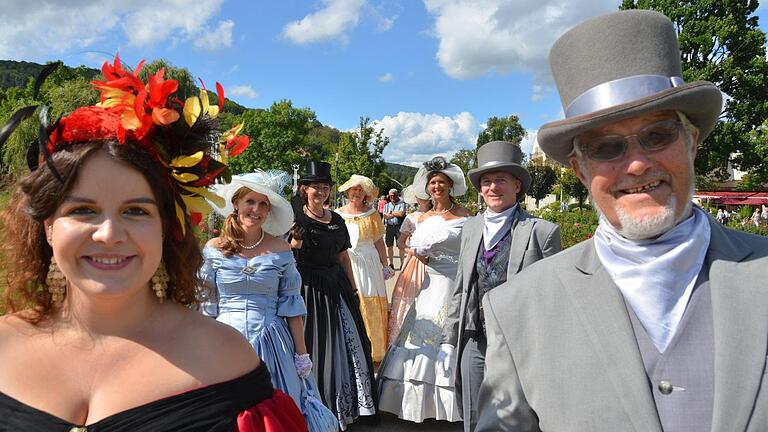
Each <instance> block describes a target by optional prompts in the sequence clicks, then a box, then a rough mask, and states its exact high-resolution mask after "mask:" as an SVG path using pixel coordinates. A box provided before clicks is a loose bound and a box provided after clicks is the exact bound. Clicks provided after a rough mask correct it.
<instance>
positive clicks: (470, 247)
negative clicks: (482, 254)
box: [461, 214, 485, 302]
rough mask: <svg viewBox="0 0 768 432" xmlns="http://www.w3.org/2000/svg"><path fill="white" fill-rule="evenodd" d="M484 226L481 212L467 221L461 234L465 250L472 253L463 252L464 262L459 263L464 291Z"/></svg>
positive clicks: (473, 268) (467, 284)
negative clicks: (464, 239) (463, 238)
mask: <svg viewBox="0 0 768 432" xmlns="http://www.w3.org/2000/svg"><path fill="white" fill-rule="evenodd" d="M484 226H485V219H483V215H482V214H479V215H477V216H475V217H474V218H472V219H470V220H469V221H467V223H466V224H465V225H464V230H463V232H462V234H461V235H462V237H463V236H467V238H466V241H465V242H464V247H466V248H467V252H469V251H472V253H465V255H464V262H463V263H461V265H462V266H464V267H463V269H462V272H463V274H462V277H463V278H464V280H463V281H462V285H463V287H462V289H463V290H464V293H466V292H467V290H468V289H469V284H470V282H471V279H472V273H474V271H475V260H476V259H477V253H478V250H479V249H480V242H481V241H483V227H484ZM465 297H466V296H465ZM463 301H464V300H462V302H463Z"/></svg>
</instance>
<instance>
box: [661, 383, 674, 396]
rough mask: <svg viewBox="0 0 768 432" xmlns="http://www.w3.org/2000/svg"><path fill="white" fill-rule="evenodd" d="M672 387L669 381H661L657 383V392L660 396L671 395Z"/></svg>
mask: <svg viewBox="0 0 768 432" xmlns="http://www.w3.org/2000/svg"><path fill="white" fill-rule="evenodd" d="M673 387H674V386H673V385H672V383H671V382H670V381H669V380H661V381H659V391H660V392H661V394H664V395H668V394H670V393H672V390H673Z"/></svg>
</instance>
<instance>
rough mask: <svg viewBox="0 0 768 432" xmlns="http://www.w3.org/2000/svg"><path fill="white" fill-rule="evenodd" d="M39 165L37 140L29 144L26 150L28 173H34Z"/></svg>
mask: <svg viewBox="0 0 768 432" xmlns="http://www.w3.org/2000/svg"><path fill="white" fill-rule="evenodd" d="M39 165H40V147H38V145H37V140H34V141H32V142H31V143H29V149H27V166H28V167H29V170H30V171H34V170H36V169H37V167H38V166H39Z"/></svg>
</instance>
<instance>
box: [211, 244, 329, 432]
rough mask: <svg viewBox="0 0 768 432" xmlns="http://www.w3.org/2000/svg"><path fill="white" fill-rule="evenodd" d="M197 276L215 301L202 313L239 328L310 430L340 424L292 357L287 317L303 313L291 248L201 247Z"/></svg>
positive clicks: (314, 385)
mask: <svg viewBox="0 0 768 432" xmlns="http://www.w3.org/2000/svg"><path fill="white" fill-rule="evenodd" d="M203 257H204V258H205V262H204V264H203V267H202V269H201V270H200V277H201V279H202V280H203V281H205V283H206V284H208V285H209V286H210V287H215V292H216V293H217V297H218V302H217V303H211V304H207V305H204V307H203V313H205V314H206V315H210V316H214V317H216V319H217V320H218V321H220V322H223V323H225V324H228V325H230V326H232V327H234V328H236V329H237V330H238V331H240V333H242V334H243V335H244V336H245V337H246V338H247V339H248V341H249V342H250V343H251V345H252V346H253V348H254V349H255V350H256V352H257V353H258V354H259V357H260V358H261V360H262V361H263V362H264V363H265V364H266V365H267V369H269V372H270V373H271V375H272V384H273V385H274V386H275V387H276V388H279V389H280V390H282V391H284V392H285V393H287V394H288V395H290V396H291V397H292V398H293V400H294V401H295V402H296V405H298V406H299V408H300V409H301V411H302V414H304V417H305V419H306V420H307V426H308V427H309V430H310V431H312V432H326V431H336V430H338V422H337V420H336V416H335V415H334V413H333V412H332V411H331V410H329V409H328V408H327V407H325V406H324V405H323V404H322V402H321V401H320V399H319V398H318V397H317V390H316V384H315V383H314V380H313V378H312V375H310V376H309V378H307V379H304V380H302V379H301V378H299V375H298V373H297V372H296V367H295V366H294V362H293V355H294V353H295V349H294V345H293V337H292V336H291V332H290V330H289V329H288V323H287V322H286V320H285V318H289V317H297V316H305V315H306V314H307V308H306V306H305V304H304V300H303V298H302V297H301V276H300V275H299V272H298V270H296V261H295V260H294V258H293V254H292V253H291V252H290V251H286V252H279V253H272V254H267V255H260V256H256V257H252V258H244V257H241V256H237V255H233V256H230V257H227V256H224V254H222V253H221V251H219V250H218V249H216V248H214V247H210V246H206V247H205V248H204V249H203Z"/></svg>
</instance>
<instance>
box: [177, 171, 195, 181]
mask: <svg viewBox="0 0 768 432" xmlns="http://www.w3.org/2000/svg"><path fill="white" fill-rule="evenodd" d="M171 175H172V176H173V178H175V179H176V180H178V181H180V182H182V183H189V182H193V181H195V180H197V179H199V178H200V177H198V176H196V175H195V174H192V173H177V172H175V171H174V172H172V173H171Z"/></svg>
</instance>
